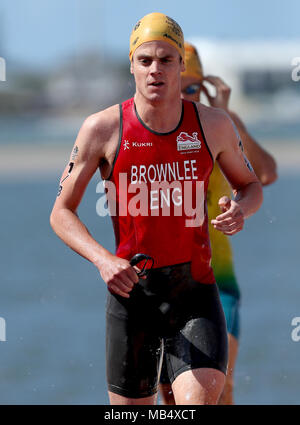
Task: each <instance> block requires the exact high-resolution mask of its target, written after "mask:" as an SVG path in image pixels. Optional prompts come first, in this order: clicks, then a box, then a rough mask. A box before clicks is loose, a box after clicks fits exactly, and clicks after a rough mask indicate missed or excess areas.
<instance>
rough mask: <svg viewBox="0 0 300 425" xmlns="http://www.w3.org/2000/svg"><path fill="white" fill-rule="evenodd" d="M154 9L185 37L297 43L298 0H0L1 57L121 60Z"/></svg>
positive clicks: (39, 62) (39, 61)
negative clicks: (101, 54)
mask: <svg viewBox="0 0 300 425" xmlns="http://www.w3.org/2000/svg"><path fill="white" fill-rule="evenodd" d="M153 11H157V12H164V13H167V14H168V15H170V16H171V17H172V18H174V19H175V20H177V21H178V23H179V24H180V25H181V27H182V29H183V31H184V34H185V38H186V39H188V38H192V37H195V36H205V37H214V38H231V39H236V38H243V39H245V38H284V39H286V38H299V39H300V25H299V16H300V1H299V0H287V1H284V0H273V1H272V0H251V2H250V1H246V0H244V1H243V0H226V1H222V0H207V1H203V0H193V1H188V0H184V1H178V0H173V1H171V0H152V1H146V0H127V1H126V0H111V1H109V0H102V1H101V0H51V1H50V0H43V1H41V0H13V1H12V0H1V4H0V56H2V57H4V58H5V57H6V58H9V59H13V60H15V61H20V62H24V63H26V64H28V65H29V66H39V67H49V66H50V67H51V65H55V64H56V63H57V62H59V61H61V60H62V59H63V58H64V57H66V56H67V55H69V54H80V52H81V51H82V50H83V49H86V48H96V49H99V51H101V50H106V51H108V50H109V51H110V52H111V53H112V55H118V56H122V57H126V56H127V54H128V40H129V36H130V32H131V29H132V27H133V26H134V24H135V22H136V21H137V20H138V19H139V18H141V17H142V16H144V15H145V14H147V13H150V12H153ZM299 56H300V44H299Z"/></svg>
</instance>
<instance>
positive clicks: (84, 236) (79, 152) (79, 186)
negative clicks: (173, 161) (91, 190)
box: [50, 108, 138, 298]
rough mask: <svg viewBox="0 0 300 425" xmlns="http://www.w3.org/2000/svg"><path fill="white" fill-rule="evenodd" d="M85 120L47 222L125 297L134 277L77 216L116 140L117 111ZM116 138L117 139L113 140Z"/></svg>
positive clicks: (108, 283) (125, 265) (127, 295)
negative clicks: (100, 166)
mask: <svg viewBox="0 0 300 425" xmlns="http://www.w3.org/2000/svg"><path fill="white" fill-rule="evenodd" d="M110 109H111V110H106V111H103V112H100V113H98V114H94V115H91V116H90V117H88V118H87V119H86V120H85V122H84V124H83V125H82V127H81V129H80V131H79V134H78V137H77V139H76V142H75V145H74V148H73V151H72V154H71V156H70V161H69V163H68V165H67V167H66V168H65V170H64V172H63V175H62V178H61V181H60V188H59V193H58V196H57V198H56V201H55V203H54V206H53V210H52V213H51V217H50V223H51V226H52V228H53V230H54V232H55V233H56V234H57V235H58V236H59V237H60V238H61V239H62V240H63V241H64V242H65V243H66V244H67V245H68V246H69V247H70V248H72V249H73V250H74V251H76V252H77V253H78V254H80V255H81V256H82V257H84V258H86V259H87V260H89V261H91V262H92V263H93V264H94V265H95V266H96V267H97V268H98V270H99V272H100V274H101V276H102V278H103V280H104V281H105V282H106V284H107V285H108V288H109V290H111V292H114V293H117V294H119V295H121V296H123V297H126V298H128V297H129V294H128V292H130V291H131V289H132V288H133V285H134V283H137V281H138V277H137V274H136V273H135V271H134V269H133V268H132V267H131V266H130V264H129V262H128V261H127V260H125V259H122V258H119V257H116V256H115V255H113V254H111V253H110V252H109V251H107V250H106V249H105V248H104V247H103V246H101V245H100V244H99V243H98V242H97V241H96V240H95V239H94V238H93V237H92V236H91V234H90V233H89V231H88V229H87V228H86V226H85V225H84V224H83V223H82V221H81V220H80V219H79V217H78V215H77V208H78V206H79V204H80V202H81V199H82V197H83V194H84V192H85V189H86V187H87V185H88V183H89V181H90V180H91V178H92V176H93V175H94V173H95V171H96V170H97V169H98V168H99V164H100V162H101V161H102V160H104V159H105V158H107V157H108V156H109V155H111V154H112V151H113V150H114V149H112V146H113V145H114V140H117V139H118V132H119V116H118V111H116V110H114V109H113V108H110ZM115 136H117V137H115Z"/></svg>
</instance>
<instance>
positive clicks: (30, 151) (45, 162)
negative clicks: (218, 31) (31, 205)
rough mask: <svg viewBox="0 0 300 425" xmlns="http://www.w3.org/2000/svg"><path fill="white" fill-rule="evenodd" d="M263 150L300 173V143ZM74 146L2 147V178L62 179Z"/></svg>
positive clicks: (269, 144)
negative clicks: (61, 176)
mask: <svg viewBox="0 0 300 425" xmlns="http://www.w3.org/2000/svg"><path fill="white" fill-rule="evenodd" d="M262 145H263V147H264V148H265V149H266V150H267V151H268V152H270V153H271V154H273V155H274V157H275V159H276V161H277V164H278V170H279V173H280V172H284V173H300V143H299V142H298V143H297V142H290V141H288V142H285V141H282V142H278V141H276V143H272V142H265V143H263V144H262ZM72 147H73V146H72V145H71V144H70V145H69V146H68V145H65V144H62V145H61V146H58V145H55V146H51V145H50V144H48V145H46V144H43V145H42V146H36V145H25V146H24V145H4V146H3V145H2V146H1V147H0V178H1V179H2V180H3V179H4V180H7V179H9V180H10V179H12V180H14V181H16V180H20V179H21V180H23V179H32V178H35V177H39V178H41V179H48V178H51V179H52V178H54V177H57V178H59V177H60V175H61V173H62V171H63V169H64V167H65V165H66V164H67V163H68V160H69V157H70V153H71V151H72Z"/></svg>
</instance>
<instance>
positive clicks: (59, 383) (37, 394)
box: [0, 174, 300, 404]
mask: <svg viewBox="0 0 300 425" xmlns="http://www.w3.org/2000/svg"><path fill="white" fill-rule="evenodd" d="M57 183H58V180H57V179H56V178H55V179H53V180H49V181H48V182H47V181H40V182H39V181H37V180H36V181H33V182H31V183H28V182H26V183H22V182H19V183H16V182H14V183H2V184H0V189H1V201H2V202H1V219H2V226H1V230H0V237H1V242H2V244H1V257H0V266H1V285H0V317H3V318H5V320H6V326H7V335H6V336H7V341H6V342H0V358H1V362H0V403H1V404H53V403H55V404H59V403H63V404H95V403H97V404H107V403H108V398H107V395H106V381H105V346H104V339H105V322H104V307H105V297H106V288H105V284H104V282H103V281H102V280H101V278H100V277H99V275H98V272H97V270H96V269H95V268H94V267H93V266H92V265H91V264H90V263H89V262H88V261H86V260H84V259H82V258H81V257H80V256H78V255H77V254H75V253H74V252H72V251H71V250H70V249H69V248H67V247H66V246H65V245H64V244H63V243H62V242H61V241H60V240H59V239H58V238H57V237H56V236H55V235H54V234H53V232H52V230H51V228H50V226H49V213H50V210H51V207H52V203H53V201H54V199H55V197H56V193H57V186H58V184H57ZM96 184H97V181H96V180H95V179H94V180H93V181H92V182H91V184H90V186H89V187H88V190H87V193H86V195H85V198H84V200H83V202H82V205H81V207H80V210H79V215H80V217H81V219H82V220H83V221H84V222H85V223H86V224H87V226H88V228H89V229H90V231H91V232H92V234H93V235H94V236H95V237H96V239H97V240H99V241H100V242H101V243H102V244H104V245H105V247H106V248H107V249H109V250H113V249H114V240H113V232H112V226H111V223H110V219H109V218H100V217H98V216H97V215H96V201H97V199H98V197H99V194H96ZM299 185H300V174H299V175H297V174H293V175H285V176H280V179H279V181H278V183H276V184H275V185H273V186H271V187H270V188H266V189H265V201H264V205H263V207H262V208H261V210H260V211H259V212H258V213H257V214H256V215H255V216H254V217H252V218H250V219H249V220H248V222H247V225H246V227H245V230H244V231H243V232H242V233H241V234H239V235H236V236H234V237H233V244H234V250H235V264H236V267H235V268H236V273H237V276H238V280H239V283H240V285H241V288H242V307H241V315H242V335H241V348H240V355H239V358H238V362H237V367H236V396H235V398H236V402H237V403H240V404H247V403H250V404H266V403H267V404H279V403H280V404H299V396H298V390H299V387H300V369H299V366H298V362H299V356H300V341H299V342H298V343H297V342H294V341H293V340H292V338H291V332H292V329H293V327H292V326H291V321H292V318H293V317H295V316H300V302H299V298H300V297H299V295H300V288H299V279H298V261H299V233H300V232H299V221H298V220H299V217H300V200H299V196H298V195H299Z"/></svg>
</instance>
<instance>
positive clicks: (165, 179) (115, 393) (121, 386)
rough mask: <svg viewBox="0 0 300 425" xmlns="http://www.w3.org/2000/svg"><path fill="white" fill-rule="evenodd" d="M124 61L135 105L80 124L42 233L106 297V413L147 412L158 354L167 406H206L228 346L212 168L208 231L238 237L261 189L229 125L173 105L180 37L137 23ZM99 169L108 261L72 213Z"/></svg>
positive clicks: (165, 22) (166, 21)
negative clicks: (108, 231) (216, 173)
mask: <svg viewBox="0 0 300 425" xmlns="http://www.w3.org/2000/svg"><path fill="white" fill-rule="evenodd" d="M129 56H130V60H131V67H130V69H131V72H132V74H133V75H134V78H135V82H136V93H135V96H134V98H132V99H129V100H127V101H125V102H124V103H123V104H122V105H120V106H119V105H114V106H112V107H110V108H108V109H106V110H104V111H101V112H98V113H96V114H93V115H91V116H90V117H88V118H87V119H86V121H85V122H84V124H83V126H82V128H81V129H80V131H79V134H78V137H77V139H76V142H75V147H74V150H73V154H72V157H71V162H70V164H73V165H72V166H71V165H68V166H67V167H66V169H65V172H64V173H63V176H62V183H61V185H60V186H61V187H60V191H59V196H58V197H57V199H56V202H55V204H54V207H53V211H52V214H51V225H52V227H53V229H54V231H55V232H56V233H57V235H58V236H59V237H60V238H61V239H62V240H63V241H64V242H65V243H66V244H67V245H69V246H70V247H71V248H72V249H73V250H75V251H76V252H78V253H79V254H80V255H82V256H83V257H85V258H87V259H88V260H90V261H91V262H92V263H93V264H95V266H96V267H97V268H98V270H99V272H100V274H101V276H102V278H103V280H104V282H106V284H107V287H108V291H109V292H108V301H107V321H106V326H107V329H106V352H107V360H106V361H107V380H108V389H109V397H110V403H111V404H127V405H129V404H154V403H155V402H156V397H157V387H158V380H159V374H160V367H161V361H162V353H163V351H164V352H165V353H166V357H167V362H168V371H169V378H170V380H171V382H172V389H173V392H174V397H175V402H176V404H216V403H217V401H218V399H219V396H220V394H221V392H222V389H223V386H224V381H225V373H226V367H227V334H226V323H225V318H224V314H223V310H222V307H221V303H220V299H219V295H218V290H217V287H216V283H215V279H214V276H213V272H212V268H211V264H210V263H211V252H210V243H209V235H208V219H207V213H206V205H205V197H206V191H207V185H208V178H209V175H210V173H211V171H212V168H213V163H214V160H217V161H218V164H219V166H220V168H221V169H222V171H223V173H224V174H225V175H226V177H227V179H228V181H229V182H230V184H231V186H232V188H233V191H234V195H235V198H234V199H233V200H227V202H226V205H224V212H223V213H222V214H219V215H218V216H217V217H215V218H214V219H213V220H212V224H213V225H214V227H215V228H216V229H218V230H219V231H221V232H223V233H225V234H235V233H237V232H238V231H240V230H241V229H242V228H243V224H244V220H245V218H247V217H249V216H250V215H251V214H253V213H255V212H256V210H257V209H258V208H259V206H260V205H261V202H262V189H261V185H260V183H259V181H258V179H257V177H256V176H255V174H254V173H253V171H252V169H251V166H250V164H249V162H248V160H247V158H246V157H245V155H244V153H243V152H242V149H241V147H240V146H239V145H240V140H239V138H238V135H237V133H236V131H235V129H234V128H233V126H232V123H231V120H230V119H229V118H228V116H227V115H226V114H225V113H224V112H223V111H222V110H220V109H214V108H209V107H205V106H203V105H200V104H194V103H192V102H189V101H185V100H182V99H181V79H180V73H181V72H182V71H184V62H183V58H184V39H183V34H182V30H181V28H180V26H179V25H178V24H177V23H176V22H175V21H174V20H173V19H171V18H169V17H167V16H166V15H164V14H161V13H151V14H149V15H146V16H145V17H144V18H142V19H141V20H140V21H139V22H138V23H137V24H136V26H135V27H134V29H133V31H132V34H131V38H130V55H129ZM98 168H99V169H100V172H101V175H102V178H103V179H104V180H106V181H107V184H108V186H107V187H109V188H110V190H111V191H112V192H113V190H112V186H113V187H114V188H115V192H114V193H113V195H110V196H109V203H110V209H111V211H112V212H113V214H112V216H113V217H112V218H113V225H114V231H115V236H116V245H117V249H116V255H113V254H111V253H110V252H109V251H107V250H106V249H105V248H104V247H102V246H101V245H100V244H99V243H98V242H97V241H96V240H95V239H94V238H93V237H92V236H91V234H90V233H89V232H88V230H87V228H86V227H85V225H84V224H83V223H82V222H81V221H80V219H79V217H78V216H77V213H76V211H77V208H78V205H79V203H80V201H81V199H82V196H83V194H84V191H85V189H86V186H87V184H88V182H89V181H90V179H91V177H92V176H93V174H94V173H95V171H96V170H97V169H98ZM66 175H68V177H67V178H66V179H65V176H66ZM113 184H114V185H113ZM135 189H137V191H135ZM135 192H137V193H135ZM138 193H141V194H142V195H141V196H140V197H139V200H137V198H138V196H139V195H138ZM145 193H147V196H145ZM114 201H115V202H114ZM219 202H220V203H221V204H222V203H223V201H222V199H221V200H220V201H219ZM138 252H141V253H144V254H147V255H149V256H151V257H153V258H154V260H155V266H154V269H152V270H151V271H150V272H149V274H148V276H147V277H146V279H138V275H137V272H136V269H135V268H134V267H132V266H131V265H130V262H129V260H130V259H131V258H132V256H133V255H134V254H136V253H138Z"/></svg>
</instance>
